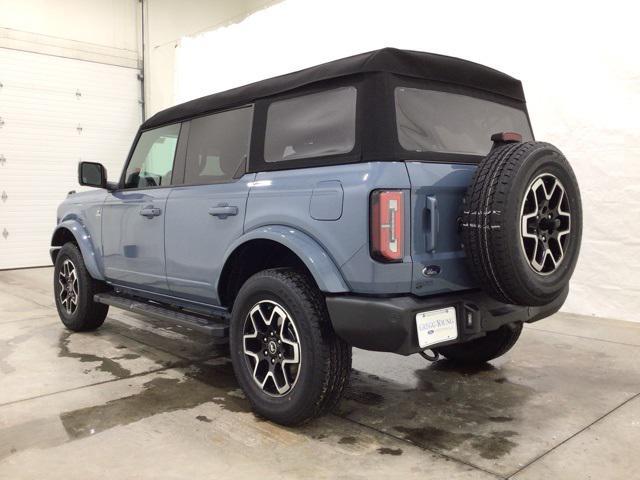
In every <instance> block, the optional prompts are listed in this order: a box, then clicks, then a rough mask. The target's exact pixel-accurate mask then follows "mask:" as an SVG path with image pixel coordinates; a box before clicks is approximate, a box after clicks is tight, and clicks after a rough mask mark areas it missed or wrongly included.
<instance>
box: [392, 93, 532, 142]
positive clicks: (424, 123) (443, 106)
mask: <svg viewBox="0 0 640 480" xmlns="http://www.w3.org/2000/svg"><path fill="white" fill-rule="evenodd" d="M395 101H396V122H397V126H398V140H399V141H400V145H401V146H402V148H404V149H405V150H409V151H412V152H445V153H459V154H467V155H469V154H470V155H486V154H487V153H489V150H490V149H491V144H492V142H491V135H493V134H494V133H499V132H517V133H519V134H521V135H522V140H523V141H528V140H533V134H532V133H531V127H530V126H529V121H528V119H527V115H526V114H525V112H524V111H523V110H519V109H517V108H513V107H508V106H506V105H502V104H500V103H495V102H491V101H489V100H482V99H479V98H475V97H469V96H467V95H459V94H456V93H449V92H438V91H435V90H422V89H418V88H406V87H398V88H396V90H395Z"/></svg>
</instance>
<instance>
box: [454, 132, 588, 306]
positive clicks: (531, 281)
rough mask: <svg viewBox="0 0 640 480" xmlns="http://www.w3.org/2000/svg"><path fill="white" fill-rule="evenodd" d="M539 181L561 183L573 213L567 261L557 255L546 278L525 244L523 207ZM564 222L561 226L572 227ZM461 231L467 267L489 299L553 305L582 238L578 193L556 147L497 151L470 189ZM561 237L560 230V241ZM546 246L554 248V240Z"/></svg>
mask: <svg viewBox="0 0 640 480" xmlns="http://www.w3.org/2000/svg"><path fill="white" fill-rule="evenodd" d="M541 177H545V178H555V179H557V180H558V181H559V182H560V183H561V185H562V187H563V188H564V192H565V195H566V199H567V201H568V208H570V232H569V233H568V234H567V236H566V237H564V236H563V239H564V240H563V241H566V244H565V248H564V250H563V256H562V257H560V255H558V257H560V258H561V259H560V261H559V262H558V264H557V265H556V266H555V267H554V268H555V270H553V271H552V272H550V273H548V274H547V273H545V274H542V273H540V272H536V271H535V269H534V268H533V267H532V263H531V261H530V260H529V259H528V258H527V252H525V247H524V240H523V239H522V238H521V224H522V219H521V216H522V213H523V208H524V206H523V205H524V203H523V202H524V200H525V198H526V197H525V196H526V195H527V193H528V192H529V190H530V188H531V186H532V185H533V182H534V181H535V180H536V179H538V178H541ZM550 188H551V187H550ZM540 208H543V207H540ZM556 218H558V220H557V221H558V222H559V221H560V220H559V217H556ZM565 218H566V216H565V217H563V222H564V221H568V220H566V219H565ZM534 221H537V220H534ZM461 227H462V242H463V248H464V251H465V254H466V258H467V264H468V266H469V269H470V270H471V272H472V274H473V276H474V277H475V279H476V281H477V282H478V284H479V285H481V286H482V288H484V289H485V291H486V292H487V293H489V294H490V295H491V296H493V297H494V298H496V299H497V300H499V301H501V302H504V303H509V304H515V305H525V306H535V305H545V304H548V303H550V302H552V301H553V300H554V299H556V298H557V297H558V296H560V295H561V294H562V292H563V291H564V289H565V288H566V287H567V285H568V283H569V279H570V278H571V276H572V274H573V271H574V269H575V266H576V262H577V260H578V254H579V251H580V241H581V237H582V206H581V201H580V191H579V189H578V183H577V181H576V178H575V175H574V173H573V170H572V169H571V166H570V165H569V162H568V161H567V159H566V158H565V157H564V155H563V154H562V153H561V152H560V151H559V150H558V149H557V148H556V147H554V146H553V145H550V144H548V143H544V142H524V143H509V144H504V145H502V146H498V147H496V148H494V149H493V150H491V152H490V153H489V155H488V156H487V157H486V158H485V159H484V160H483V161H482V162H481V163H480V165H479V167H478V169H477V171H476V174H475V177H474V179H473V181H472V183H471V184H470V185H469V188H468V190H467V193H466V195H465V200H464V208H463V214H462V223H461ZM534 227H535V226H534ZM552 228H553V227H552ZM535 231H536V232H538V233H536V235H537V234H539V235H540V238H546V237H544V236H543V233H544V232H546V230H543V229H540V230H535ZM558 231H559V227H556V235H557V232H558ZM528 233H529V232H528ZM527 241H528V240H527ZM548 241H549V242H551V236H550V235H549V239H548ZM536 242H537V240H536ZM555 245H557V244H554V246H555ZM541 252H544V249H543V248H541ZM543 258H544V259H547V261H551V259H549V258H547V257H546V256H545V257H543ZM553 261H554V263H555V259H553Z"/></svg>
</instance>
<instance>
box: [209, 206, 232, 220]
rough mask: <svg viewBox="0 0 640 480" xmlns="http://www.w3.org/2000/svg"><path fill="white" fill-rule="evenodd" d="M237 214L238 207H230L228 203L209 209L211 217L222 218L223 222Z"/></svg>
mask: <svg viewBox="0 0 640 480" xmlns="http://www.w3.org/2000/svg"><path fill="white" fill-rule="evenodd" d="M237 214H238V207H235V206H233V205H228V204H226V203H221V204H219V205H216V206H215V207H211V208H210V209H209V215H212V216H214V217H218V218H221V219H223V220H224V219H225V218H227V217H229V216H231V215H237Z"/></svg>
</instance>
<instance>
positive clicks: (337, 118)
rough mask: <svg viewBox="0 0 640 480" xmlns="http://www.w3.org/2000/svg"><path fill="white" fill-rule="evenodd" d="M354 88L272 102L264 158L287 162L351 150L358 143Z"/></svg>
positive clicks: (355, 91)
mask: <svg viewBox="0 0 640 480" xmlns="http://www.w3.org/2000/svg"><path fill="white" fill-rule="evenodd" d="M356 95H357V90H356V89H355V88H354V87H343V88H337V89H335V90H328V91H326V92H319V93H312V94H309V95H304V96H301V97H296V98H291V99H288V100H280V101H277V102H273V103H272V104H271V105H269V110H268V112H267V131H266V135H265V141H264V159H265V161H267V162H283V161H289V160H297V159H299V158H311V157H324V156H327V155H339V154H341V153H349V152H350V151H352V150H353V147H354V146H355V143H356Z"/></svg>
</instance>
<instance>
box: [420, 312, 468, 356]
mask: <svg viewBox="0 0 640 480" xmlns="http://www.w3.org/2000/svg"><path fill="white" fill-rule="evenodd" d="M416 328H417V329H418V344H419V345H420V348H427V347H428V346H429V345H435V344H436V343H441V342H446V341H448V340H454V339H456V338H458V323H457V322H456V309H455V307H447V308H441V309H439V310H431V311H428V312H420V313H417V314H416Z"/></svg>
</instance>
